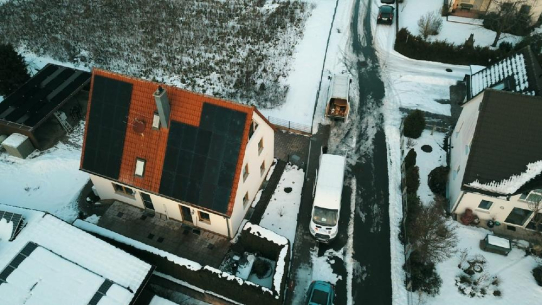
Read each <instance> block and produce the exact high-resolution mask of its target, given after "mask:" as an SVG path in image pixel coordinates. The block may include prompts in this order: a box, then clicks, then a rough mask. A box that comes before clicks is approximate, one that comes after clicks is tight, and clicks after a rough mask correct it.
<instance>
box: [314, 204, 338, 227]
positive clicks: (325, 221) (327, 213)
mask: <svg viewBox="0 0 542 305" xmlns="http://www.w3.org/2000/svg"><path fill="white" fill-rule="evenodd" d="M338 212H339V211H338V210H329V209H323V208H319V207H314V213H313V214H312V221H314V223H315V224H317V225H321V226H334V225H336V224H337V216H338Z"/></svg>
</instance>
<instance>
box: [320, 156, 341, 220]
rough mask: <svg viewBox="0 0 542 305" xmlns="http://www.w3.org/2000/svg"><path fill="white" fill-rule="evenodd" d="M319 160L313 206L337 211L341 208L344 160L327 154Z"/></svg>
mask: <svg viewBox="0 0 542 305" xmlns="http://www.w3.org/2000/svg"><path fill="white" fill-rule="evenodd" d="M321 158H322V159H321V160H320V168H319V169H318V181H317V182H316V193H315V195H314V205H315V206H318V207H321V208H325V209H334V210H337V209H339V207H340V206H341V194H342V191H343V179H344V167H345V163H346V158H345V157H344V156H337V155H329V154H323V155H322V157H321Z"/></svg>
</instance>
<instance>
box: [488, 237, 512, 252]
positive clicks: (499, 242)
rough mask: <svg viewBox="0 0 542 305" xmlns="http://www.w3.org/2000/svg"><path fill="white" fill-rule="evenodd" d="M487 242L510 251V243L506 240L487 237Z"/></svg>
mask: <svg viewBox="0 0 542 305" xmlns="http://www.w3.org/2000/svg"><path fill="white" fill-rule="evenodd" d="M487 242H488V243H489V244H491V245H494V246H498V247H502V248H506V249H510V241H509V240H508V239H506V238H502V237H497V236H495V235H488V236H487Z"/></svg>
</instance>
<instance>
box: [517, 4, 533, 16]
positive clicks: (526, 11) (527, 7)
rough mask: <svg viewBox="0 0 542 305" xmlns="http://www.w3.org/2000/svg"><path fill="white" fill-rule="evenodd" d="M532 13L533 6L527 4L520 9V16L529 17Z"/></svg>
mask: <svg viewBox="0 0 542 305" xmlns="http://www.w3.org/2000/svg"><path fill="white" fill-rule="evenodd" d="M530 12H531V6H530V5H527V4H524V5H522V6H521V8H520V9H519V13H520V14H525V15H529V13H530Z"/></svg>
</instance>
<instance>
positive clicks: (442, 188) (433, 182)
mask: <svg viewBox="0 0 542 305" xmlns="http://www.w3.org/2000/svg"><path fill="white" fill-rule="evenodd" d="M449 170H450V169H449V168H448V167H447V166H439V167H436V168H435V169H433V170H432V171H431V172H430V173H429V179H428V184H429V188H430V189H431V191H432V192H433V193H435V194H437V195H440V196H443V197H444V196H446V183H447V182H448V172H449Z"/></svg>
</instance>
